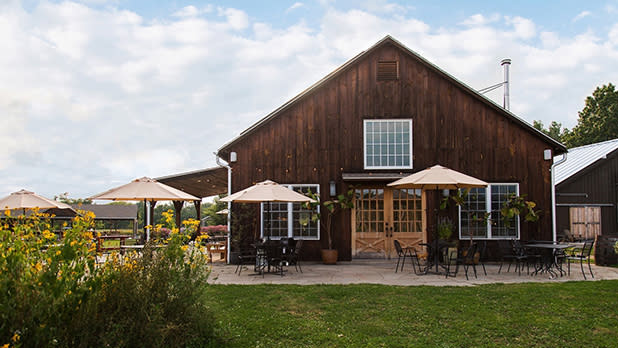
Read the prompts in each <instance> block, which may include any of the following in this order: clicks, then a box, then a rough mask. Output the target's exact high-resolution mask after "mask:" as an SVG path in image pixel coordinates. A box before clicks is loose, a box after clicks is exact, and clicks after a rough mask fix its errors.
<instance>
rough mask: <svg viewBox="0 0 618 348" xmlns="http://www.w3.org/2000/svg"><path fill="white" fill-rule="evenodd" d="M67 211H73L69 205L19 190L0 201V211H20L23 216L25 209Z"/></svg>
mask: <svg viewBox="0 0 618 348" xmlns="http://www.w3.org/2000/svg"><path fill="white" fill-rule="evenodd" d="M35 208H38V209H52V208H57V209H68V210H72V211H73V212H75V211H74V210H73V208H71V206H70V205H68V204H65V203H62V202H56V201H52V200H51V199H47V198H45V197H42V196H39V195H37V194H35V193H34V192H32V191H27V190H23V189H22V190H19V191H17V192H13V193H11V194H10V195H8V196H6V197H4V198H2V199H0V209H8V210H13V209H22V210H23V212H24V214H25V213H26V209H35Z"/></svg>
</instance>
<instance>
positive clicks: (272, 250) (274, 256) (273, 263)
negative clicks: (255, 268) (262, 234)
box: [264, 240, 285, 276]
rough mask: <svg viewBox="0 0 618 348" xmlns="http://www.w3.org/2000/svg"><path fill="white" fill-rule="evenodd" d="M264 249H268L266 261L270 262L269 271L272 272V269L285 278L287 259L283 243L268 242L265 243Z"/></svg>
mask: <svg viewBox="0 0 618 348" xmlns="http://www.w3.org/2000/svg"><path fill="white" fill-rule="evenodd" d="M264 247H265V249H266V259H267V260H268V271H269V272H270V270H271V268H272V269H274V272H275V273H279V274H280V275H281V276H283V264H284V261H285V259H284V255H283V249H282V243H281V241H274V240H271V241H267V242H266V243H264Z"/></svg>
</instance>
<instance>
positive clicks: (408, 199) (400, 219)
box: [390, 189, 427, 257]
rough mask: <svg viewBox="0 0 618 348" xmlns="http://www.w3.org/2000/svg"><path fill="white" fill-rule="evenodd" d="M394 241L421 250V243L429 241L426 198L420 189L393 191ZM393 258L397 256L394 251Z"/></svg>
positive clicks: (392, 237) (392, 234)
mask: <svg viewBox="0 0 618 348" xmlns="http://www.w3.org/2000/svg"><path fill="white" fill-rule="evenodd" d="M392 196H393V204H392V209H393V210H392V225H391V226H392V231H391V234H390V235H391V245H393V243H392V240H395V239H396V240H398V241H399V243H401V246H402V247H404V248H405V247H414V248H415V249H416V250H420V249H421V247H420V246H419V243H423V242H426V241H427V238H426V236H427V234H426V233H425V230H426V228H425V219H424V218H423V217H424V216H425V199H424V198H425V197H424V191H421V190H420V189H416V190H414V189H394V190H393V191H392ZM390 256H391V257H395V256H397V253H396V251H395V250H394V249H392V250H391V252H390Z"/></svg>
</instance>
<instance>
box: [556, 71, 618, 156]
mask: <svg viewBox="0 0 618 348" xmlns="http://www.w3.org/2000/svg"><path fill="white" fill-rule="evenodd" d="M615 138H618V91H616V89H615V86H614V85H613V84H611V83H609V84H607V85H604V86H601V87H597V88H596V90H595V91H594V92H593V93H592V96H589V97H587V98H586V106H585V107H584V109H583V110H582V111H580V112H579V119H578V121H577V125H576V126H575V127H574V128H573V131H572V132H570V134H568V135H566V136H565V137H564V139H563V141H564V143H565V145H567V147H569V148H571V147H576V146H582V145H588V144H594V143H598V142H601V141H606V140H611V139H615Z"/></svg>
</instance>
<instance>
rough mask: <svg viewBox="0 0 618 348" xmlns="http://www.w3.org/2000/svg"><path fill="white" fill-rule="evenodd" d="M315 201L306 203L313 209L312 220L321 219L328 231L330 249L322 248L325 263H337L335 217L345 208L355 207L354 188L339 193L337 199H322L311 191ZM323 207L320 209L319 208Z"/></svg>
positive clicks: (321, 224)
mask: <svg viewBox="0 0 618 348" xmlns="http://www.w3.org/2000/svg"><path fill="white" fill-rule="evenodd" d="M307 195H308V196H309V197H311V198H312V199H313V200H314V201H315V202H308V203H305V204H306V207H307V209H311V210H312V211H313V213H312V214H311V221H313V222H315V221H319V222H320V226H321V227H322V229H323V230H324V231H326V236H327V240H328V249H322V261H323V262H324V263H325V264H335V263H337V257H338V252H337V249H335V248H333V229H332V223H333V219H334V218H335V217H336V216H337V215H339V213H340V212H342V211H343V210H345V209H351V208H354V203H353V200H354V190H348V191H347V192H346V193H344V194H340V195H337V198H336V199H332V200H328V201H321V200H320V195H319V194H317V193H313V192H311V191H309V192H308V193H307ZM318 207H321V208H320V210H318V209H317V208H318Z"/></svg>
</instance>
